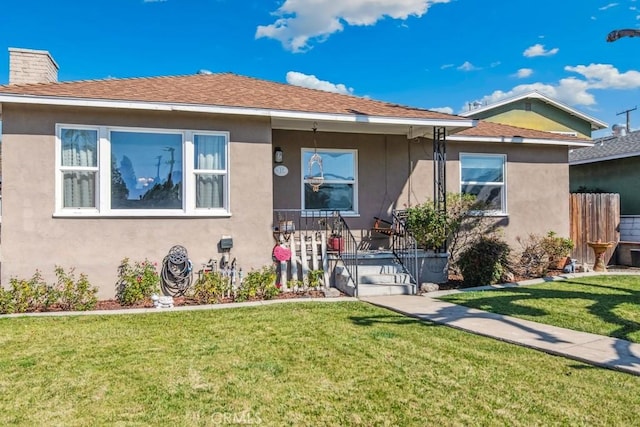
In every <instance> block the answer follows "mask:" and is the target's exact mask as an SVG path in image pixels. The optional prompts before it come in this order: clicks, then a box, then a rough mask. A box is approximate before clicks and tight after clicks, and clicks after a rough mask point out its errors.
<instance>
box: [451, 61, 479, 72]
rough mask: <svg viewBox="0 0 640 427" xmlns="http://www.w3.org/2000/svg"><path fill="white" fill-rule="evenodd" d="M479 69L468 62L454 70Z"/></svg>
mask: <svg viewBox="0 0 640 427" xmlns="http://www.w3.org/2000/svg"><path fill="white" fill-rule="evenodd" d="M479 69H480V68H477V67H476V66H475V65H473V64H472V63H471V62H469V61H464V64H462V65H461V66H459V67H458V68H456V70H460V71H475V70H479Z"/></svg>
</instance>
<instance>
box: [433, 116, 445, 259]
mask: <svg viewBox="0 0 640 427" xmlns="http://www.w3.org/2000/svg"><path fill="white" fill-rule="evenodd" d="M446 142H447V141H446V128H444V127H434V128H433V204H434V207H435V209H436V210H437V211H439V212H447V145H446ZM442 250H443V251H444V252H446V251H447V244H446V243H445V244H444V246H443V247H442Z"/></svg>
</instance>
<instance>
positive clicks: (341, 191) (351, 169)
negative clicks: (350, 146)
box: [302, 148, 358, 214]
mask: <svg viewBox="0 0 640 427" xmlns="http://www.w3.org/2000/svg"><path fill="white" fill-rule="evenodd" d="M317 151H318V154H319V155H320V157H321V158H322V169H323V175H324V182H323V183H322V185H321V186H320V188H319V189H318V191H317V192H316V191H313V188H312V187H311V184H309V178H310V177H311V176H312V175H315V174H316V172H317V169H316V166H317V165H312V170H311V171H310V170H309V161H310V159H311V156H312V155H313V153H314V150H313V149H309V148H303V149H302V209H304V210H337V211H342V212H345V213H353V214H355V213H357V212H358V186H357V170H358V165H357V151H356V150H337V149H332V150H328V149H321V150H320V149H319V150H317Z"/></svg>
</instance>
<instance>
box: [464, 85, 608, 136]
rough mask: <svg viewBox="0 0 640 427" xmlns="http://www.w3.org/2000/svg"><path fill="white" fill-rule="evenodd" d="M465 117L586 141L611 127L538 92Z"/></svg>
mask: <svg viewBox="0 0 640 427" xmlns="http://www.w3.org/2000/svg"><path fill="white" fill-rule="evenodd" d="M461 116H463V117H469V118H474V119H480V120H484V121H490V122H495V123H502V124H507V125H512V126H519V127H522V128H527V129H537V130H542V131H546V132H553V133H558V134H563V135H573V136H577V137H582V138H591V133H592V132H593V131H596V130H600V129H605V128H607V126H608V125H607V124H606V123H605V122H602V121H600V120H598V119H595V118H593V117H591V116H588V115H586V114H584V113H582V112H580V111H578V110H576V109H574V108H571V107H569V106H568V105H565V104H563V103H561V102H559V101H556V100H554V99H551V98H549V97H548V96H546V95H543V94H542V93H540V92H537V91H533V92H527V93H524V94H521V95H518V96H514V97H511V98H505V99H503V100H500V101H498V102H495V103H492V104H489V105H480V106H478V105H475V104H473V105H471V106H470V108H469V111H466V112H464V113H462V114H461Z"/></svg>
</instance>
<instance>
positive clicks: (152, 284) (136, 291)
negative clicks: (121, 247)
mask: <svg viewBox="0 0 640 427" xmlns="http://www.w3.org/2000/svg"><path fill="white" fill-rule="evenodd" d="M159 291H160V276H159V275H158V271H157V270H156V265H155V264H153V263H151V262H150V261H148V260H147V259H145V260H144V261H142V262H139V261H136V262H134V263H133V265H131V264H129V258H124V259H123V260H122V261H121V263H120V267H119V268H118V284H117V289H116V299H117V300H118V302H120V304H122V305H133V304H136V303H139V302H141V301H144V300H145V299H146V298H150V297H151V295H153V294H154V293H158V292H159Z"/></svg>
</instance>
